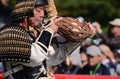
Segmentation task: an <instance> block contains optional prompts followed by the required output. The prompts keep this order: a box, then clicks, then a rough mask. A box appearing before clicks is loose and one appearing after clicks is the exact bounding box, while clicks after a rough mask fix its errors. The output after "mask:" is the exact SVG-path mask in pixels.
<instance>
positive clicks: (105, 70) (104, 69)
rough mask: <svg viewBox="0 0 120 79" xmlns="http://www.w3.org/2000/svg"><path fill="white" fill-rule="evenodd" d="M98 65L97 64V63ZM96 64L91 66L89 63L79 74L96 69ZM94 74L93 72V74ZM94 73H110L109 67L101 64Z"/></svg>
mask: <svg viewBox="0 0 120 79" xmlns="http://www.w3.org/2000/svg"><path fill="white" fill-rule="evenodd" d="M96 66H97V65H96ZM96 66H95V67H94V68H91V67H90V66H89V65H88V64H87V65H86V66H84V67H83V68H82V69H79V71H78V73H77V74H90V71H91V70H93V71H94V70H95V68H96ZM91 75H92V74H91ZM93 75H110V72H109V69H108V68H107V67H106V66H104V65H103V64H100V67H99V68H98V69H97V70H96V71H95V72H94V74H93Z"/></svg>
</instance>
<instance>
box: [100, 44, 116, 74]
mask: <svg viewBox="0 0 120 79" xmlns="http://www.w3.org/2000/svg"><path fill="white" fill-rule="evenodd" d="M99 48H100V49H101V51H102V54H101V62H102V64H104V65H105V66H106V67H108V68H109V71H110V74H111V75H114V76H115V75H117V73H116V67H115V65H114V61H115V59H114V55H113V52H112V51H111V50H110V48H109V47H108V46H107V45H105V44H101V45H99Z"/></svg>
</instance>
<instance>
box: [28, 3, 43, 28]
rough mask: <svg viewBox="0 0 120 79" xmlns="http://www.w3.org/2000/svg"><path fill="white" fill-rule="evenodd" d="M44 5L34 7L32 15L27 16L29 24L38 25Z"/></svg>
mask: <svg viewBox="0 0 120 79" xmlns="http://www.w3.org/2000/svg"><path fill="white" fill-rule="evenodd" d="M44 10H45V6H41V5H36V6H35V7H34V17H31V18H29V24H30V25H31V26H32V27H35V26H38V25H39V24H40V23H41V22H42V20H43V17H44Z"/></svg>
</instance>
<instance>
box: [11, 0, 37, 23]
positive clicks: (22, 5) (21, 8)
mask: <svg viewBox="0 0 120 79" xmlns="http://www.w3.org/2000/svg"><path fill="white" fill-rule="evenodd" d="M34 3H35V0H21V1H19V2H18V3H17V4H16V5H15V6H14V8H13V11H12V12H11V18H12V21H18V20H20V19H23V18H27V17H33V16H34V13H33V9H34Z"/></svg>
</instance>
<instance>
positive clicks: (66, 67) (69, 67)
mask: <svg viewBox="0 0 120 79" xmlns="http://www.w3.org/2000/svg"><path fill="white" fill-rule="evenodd" d="M68 58H69V64H68V62H67V61H64V62H63V63H62V64H60V65H58V66H57V69H56V72H55V73H59V74H76V73H77V72H78V69H79V66H76V65H73V64H72V62H71V57H68Z"/></svg>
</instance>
